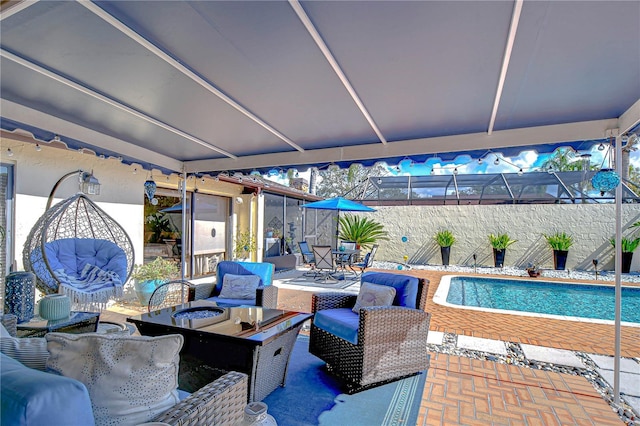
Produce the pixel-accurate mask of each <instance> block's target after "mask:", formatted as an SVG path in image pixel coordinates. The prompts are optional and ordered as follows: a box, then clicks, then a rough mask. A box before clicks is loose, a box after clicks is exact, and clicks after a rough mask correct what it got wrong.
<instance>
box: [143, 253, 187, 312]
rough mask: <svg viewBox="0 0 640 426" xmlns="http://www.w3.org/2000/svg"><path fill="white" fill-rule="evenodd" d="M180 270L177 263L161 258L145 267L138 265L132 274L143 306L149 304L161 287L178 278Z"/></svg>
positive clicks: (146, 264) (144, 265)
mask: <svg viewBox="0 0 640 426" xmlns="http://www.w3.org/2000/svg"><path fill="white" fill-rule="evenodd" d="M179 272H180V269H179V268H178V265H177V264H176V263H175V262H172V261H169V260H165V259H163V258H161V257H160V256H158V257H156V258H155V259H154V260H153V261H151V262H148V263H145V264H143V265H136V266H135V267H134V268H133V272H132V273H131V278H132V279H133V288H134V289H135V291H136V296H138V301H139V302H140V304H141V305H142V306H146V305H148V304H149V298H150V297H151V295H152V294H153V291H154V290H155V289H156V288H158V287H159V286H160V285H162V284H164V283H166V282H168V281H170V280H172V279H175V278H177V277H178V273H179Z"/></svg>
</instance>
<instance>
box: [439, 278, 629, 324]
mask: <svg viewBox="0 0 640 426" xmlns="http://www.w3.org/2000/svg"><path fill="white" fill-rule="evenodd" d="M447 302H448V303H451V304H454V305H461V306H476V307H482V308H491V309H505V310H510V311H523V312H535V313H540V314H549V315H564V316H571V317H583V318H594V319H603V320H611V321H613V320H614V319H615V288H614V287H613V286H598V285H587V284H564V283H552V282H542V281H537V282H530V281H524V280H509V279H496V278H484V277H452V278H451V285H450V287H449V293H448V294H447ZM621 317H622V321H624V322H634V323H640V288H638V287H635V288H634V287H622V310H621Z"/></svg>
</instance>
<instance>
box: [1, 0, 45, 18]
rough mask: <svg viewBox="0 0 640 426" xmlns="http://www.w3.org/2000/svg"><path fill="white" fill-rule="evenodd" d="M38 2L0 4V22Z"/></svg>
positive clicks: (25, 0)
mask: <svg viewBox="0 0 640 426" xmlns="http://www.w3.org/2000/svg"><path fill="white" fill-rule="evenodd" d="M37 2H38V0H23V1H3V2H2V4H0V21H2V20H4V19H6V18H8V17H10V16H13V15H15V14H16V13H18V12H21V11H23V10H25V9H26V8H28V7H30V6H33V5H34V4H36V3H37Z"/></svg>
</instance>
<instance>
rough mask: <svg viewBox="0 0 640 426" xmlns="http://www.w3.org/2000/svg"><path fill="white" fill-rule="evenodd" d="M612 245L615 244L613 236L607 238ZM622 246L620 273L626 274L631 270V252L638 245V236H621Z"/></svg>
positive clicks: (639, 239) (639, 244)
mask: <svg viewBox="0 0 640 426" xmlns="http://www.w3.org/2000/svg"><path fill="white" fill-rule="evenodd" d="M609 242H610V243H611V245H612V246H613V247H615V246H616V240H615V238H611V239H610V240H609ZM620 243H621V246H622V273H623V274H628V273H629V272H631V261H632V260H633V252H634V251H636V249H637V248H638V246H640V237H636V238H629V237H622V239H621V240H620Z"/></svg>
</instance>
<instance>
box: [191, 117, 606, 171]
mask: <svg viewBox="0 0 640 426" xmlns="http://www.w3.org/2000/svg"><path fill="white" fill-rule="evenodd" d="M617 122H618V120H617V119H615V118H614V119H608V120H597V121H585V122H580V123H568V124H556V125H551V126H540V127H529V128H522V129H511V130H500V131H496V132H493V134H491V135H488V134H487V133H484V132H482V133H472V134H466V135H454V136H442V137H435V138H423V139H410V140H402V141H394V142H389V143H388V144H386V145H380V144H377V143H374V144H364V145H352V146H345V147H340V148H325V149H315V150H307V151H305V152H304V153H297V152H284V153H276V154H261V155H251V156H245V157H239V158H238V159H237V160H228V159H213V160H194V161H186V162H185V170H186V171H187V172H189V173H197V172H209V171H222V170H245V169H253V168H265V167H282V166H287V165H304V164H318V163H327V164H330V163H332V162H339V161H353V162H358V161H362V160H372V159H374V160H375V159H380V160H383V159H385V158H392V157H405V156H411V155H421V154H438V153H441V152H462V151H473V150H489V149H491V150H493V151H498V152H499V150H500V148H507V147H514V146H516V147H517V146H521V147H528V146H532V145H542V144H548V143H561V142H574V141H582V140H586V141H588V140H593V139H602V138H603V137H604V135H605V133H606V131H607V129H611V128H613V127H615V126H616V125H617ZM534 148H535V147H534Z"/></svg>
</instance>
